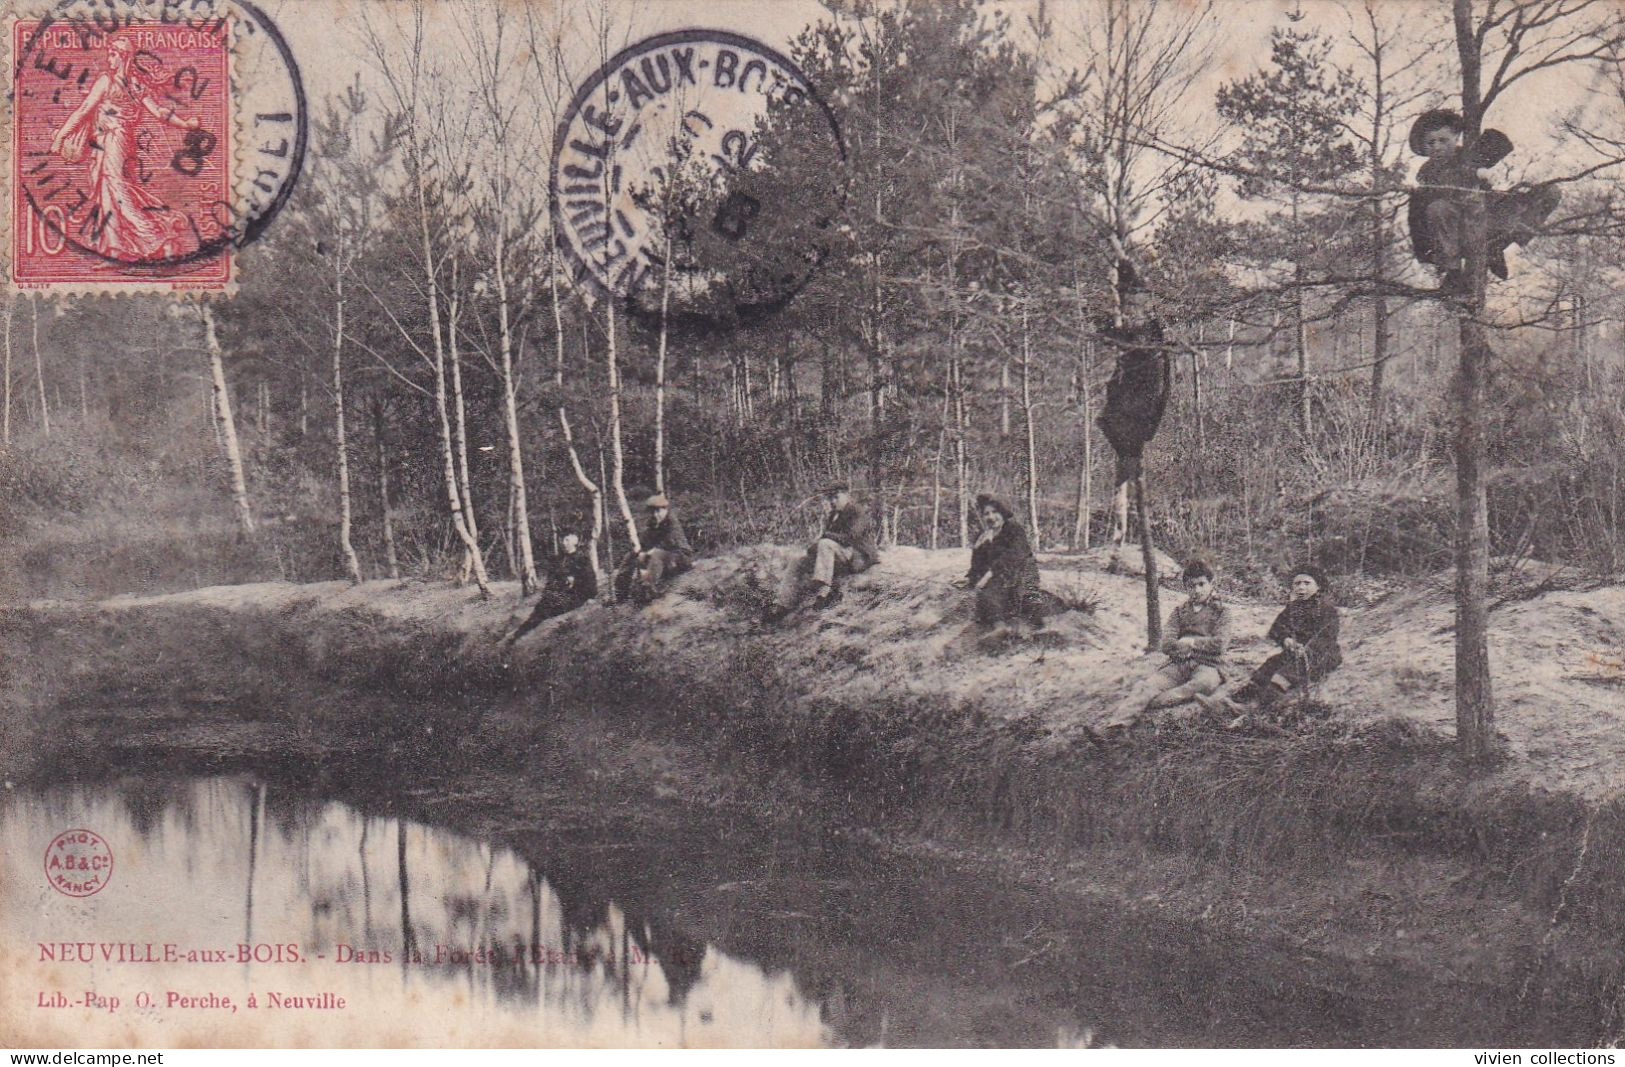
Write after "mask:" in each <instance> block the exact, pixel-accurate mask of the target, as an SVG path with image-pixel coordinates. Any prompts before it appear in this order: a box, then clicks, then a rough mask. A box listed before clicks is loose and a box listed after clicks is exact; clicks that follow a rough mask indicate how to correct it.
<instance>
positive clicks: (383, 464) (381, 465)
mask: <svg viewBox="0 0 1625 1067" xmlns="http://www.w3.org/2000/svg"><path fill="white" fill-rule="evenodd" d="M372 437H373V441H374V442H375V443H376V445H377V447H378V508H379V510H380V511H381V512H382V513H383V522H384V561H385V563H386V564H387V565H388V567H389V576H390V578H391V579H393V580H395V581H400V577H401V563H400V556H399V554H398V553H397V552H396V549H395V518H394V512H393V509H392V508H391V506H390V502H389V446H388V445H387V444H386V442H385V440H384V404H383V401H381V400H378V399H376V398H374V400H373V402H372Z"/></svg>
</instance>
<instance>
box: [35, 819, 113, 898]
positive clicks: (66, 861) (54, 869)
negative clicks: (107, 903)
mask: <svg viewBox="0 0 1625 1067" xmlns="http://www.w3.org/2000/svg"><path fill="white" fill-rule="evenodd" d="M112 877H113V850H112V849H111V848H110V847H108V844H107V841H106V839H105V838H103V837H102V835H101V834H98V833H97V832H96V831H94V830H84V829H74V830H64V831H62V832H61V833H60V834H57V835H56V837H54V838H52V839H51V843H50V844H49V845H47V846H46V847H45V880H46V881H48V882H50V883H51V888H52V889H55V890H56V891H57V892H58V893H61V894H62V895H63V896H68V897H93V896H95V895H96V894H97V893H100V892H101V891H102V890H103V889H105V888H107V883H108V881H109V880H110V879H111V878H112Z"/></svg>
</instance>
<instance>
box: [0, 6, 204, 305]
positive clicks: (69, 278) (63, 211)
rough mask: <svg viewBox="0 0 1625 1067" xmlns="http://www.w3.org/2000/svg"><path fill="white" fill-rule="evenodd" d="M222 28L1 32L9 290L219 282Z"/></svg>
mask: <svg viewBox="0 0 1625 1067" xmlns="http://www.w3.org/2000/svg"><path fill="white" fill-rule="evenodd" d="M229 37H230V22H229V20H226V19H219V20H215V21H213V22H211V23H208V24H205V25H202V26H195V25H193V26H189V25H177V24H174V23H171V22H162V21H157V20H153V21H150V22H148V21H130V22H127V23H124V24H121V25H118V26H117V27H116V28H113V29H111V30H109V31H103V30H100V29H98V28H96V27H95V25H94V24H89V23H82V22H81V23H72V22H53V21H52V20H50V19H35V20H24V19H19V20H18V21H16V22H14V23H13V24H12V26H11V41H10V45H11V55H12V56H13V57H15V58H16V61H15V62H14V64H13V78H14V90H15V92H14V97H13V99H14V104H13V121H12V138H13V142H12V152H11V161H12V162H11V166H12V174H11V176H10V177H11V192H12V204H11V223H12V225H11V235H10V237H11V246H12V248H11V252H12V256H11V262H12V281H13V282H14V283H15V284H16V285H17V286H18V287H20V288H27V289H50V288H54V287H63V288H75V289H85V288H92V289H99V288H104V287H105V288H112V289H118V288H124V287H143V286H144V287H147V288H151V287H153V285H154V283H157V284H158V285H159V286H161V287H163V288H184V289H216V288H218V289H223V288H225V287H226V286H227V285H228V284H229V283H230V281H231V271H232V258H231V257H232V252H233V243H232V241H231V240H230V239H229V231H230V227H231V225H232V222H233V219H232V214H231V213H232V210H233V209H232V158H233V156H232V143H231V141H232V122H233V119H232V115H231V106H232V93H231V42H230V40H229Z"/></svg>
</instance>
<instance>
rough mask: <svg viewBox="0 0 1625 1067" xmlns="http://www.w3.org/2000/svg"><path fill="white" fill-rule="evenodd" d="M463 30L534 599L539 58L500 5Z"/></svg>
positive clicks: (523, 584) (522, 548) (527, 580)
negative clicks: (529, 474) (531, 177)
mask: <svg viewBox="0 0 1625 1067" xmlns="http://www.w3.org/2000/svg"><path fill="white" fill-rule="evenodd" d="M458 25H459V26H460V27H462V33H463V37H464V45H465V50H466V53H467V55H468V58H469V60H470V66H471V67H472V69H473V70H474V77H475V84H476V86H477V87H478V96H479V114H480V118H481V122H482V125H483V131H482V132H483V134H484V141H483V144H484V149H485V150H484V151H483V152H482V153H480V158H481V159H482V160H483V161H484V164H485V165H484V167H483V168H482V169H481V170H480V172H479V173H477V174H476V175H475V181H476V182H477V183H478V184H479V185H480V186H481V187H482V190H481V192H482V193H483V196H482V199H483V201H484V210H482V211H481V212H480V218H481V220H482V221H483V222H484V228H485V230H486V231H487V236H488V240H489V243H490V268H489V277H490V279H491V284H492V288H493V289H494V291H495V295H496V307H497V353H498V362H499V369H498V377H499V380H500V382H501V385H502V419H503V431H504V435H505V437H506V439H507V446H508V448H507V452H508V491H509V496H510V499H511V500H512V507H513V517H512V525H513V531H514V541H515V546H516V549H517V552H518V557H519V566H518V568H517V569H518V571H519V581H520V589H521V593H522V594H525V595H528V594H529V593H530V592H532V591H533V590H534V589H535V587H536V558H535V553H534V549H533V548H532V544H531V534H530V504H529V496H528V492H527V489H526V485H525V453H524V447H523V444H524V443H523V438H522V437H521V435H520V429H519V406H518V386H517V382H516V378H515V344H514V331H515V328H516V320H518V319H520V318H522V317H523V316H524V314H525V313H526V310H527V308H528V305H529V303H530V294H529V293H528V292H526V293H521V294H516V293H514V291H513V288H514V287H513V277H512V273H513V263H514V260H515V258H516V257H517V258H518V259H520V261H521V262H522V261H523V259H524V258H525V254H526V252H527V248H526V238H527V236H528V235H529V234H530V233H531V232H532V230H533V227H534V225H535V223H536V221H537V220H538V218H539V217H540V215H541V213H542V211H544V210H545V208H546V204H545V200H541V199H539V198H538V197H536V196H535V195H534V193H533V190H534V189H535V188H536V186H535V185H534V184H533V185H531V186H530V187H529V188H526V187H524V186H523V184H522V183H521V182H519V181H518V180H517V178H518V173H517V172H518V169H519V168H520V167H521V166H523V165H525V164H527V163H528V162H529V161H530V160H533V159H536V158H543V157H542V153H541V148H542V145H541V138H540V137H539V136H538V133H539V126H540V123H539V121H538V120H539V118H540V114H541V113H540V111H539V109H537V108H536V107H535V101H536V98H537V95H538V94H537V92H536V89H535V79H536V77H537V75H538V73H539V70H540V68H539V63H540V60H539V58H538V57H536V56H535V55H531V56H529V57H526V56H524V55H523V54H521V53H520V52H519V51H518V49H517V48H515V47H514V44H515V38H516V37H517V33H516V32H515V27H514V26H513V24H512V20H511V19H510V18H509V16H508V15H507V13H506V11H505V10H504V9H502V8H501V7H500V6H498V7H494V8H490V9H482V15H481V16H480V17H475V18H471V19H459V20H458Z"/></svg>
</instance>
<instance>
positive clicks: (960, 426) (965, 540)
mask: <svg viewBox="0 0 1625 1067" xmlns="http://www.w3.org/2000/svg"><path fill="white" fill-rule="evenodd" d="M957 344H958V336H957V331H955V340H954V345H955V346H956V347H955V351H954V353H953V355H952V356H951V357H950V359H951V363H950V364H949V367H950V370H951V371H952V373H953V383H954V384H953V405H954V501H955V504H956V505H957V507H958V511H959V547H961V548H969V547H970V546H971V532H970V465H969V464H968V463H967V462H966V460H965V368H964V367H963V366H961V365H960V362H959V352H958V350H957Z"/></svg>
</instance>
